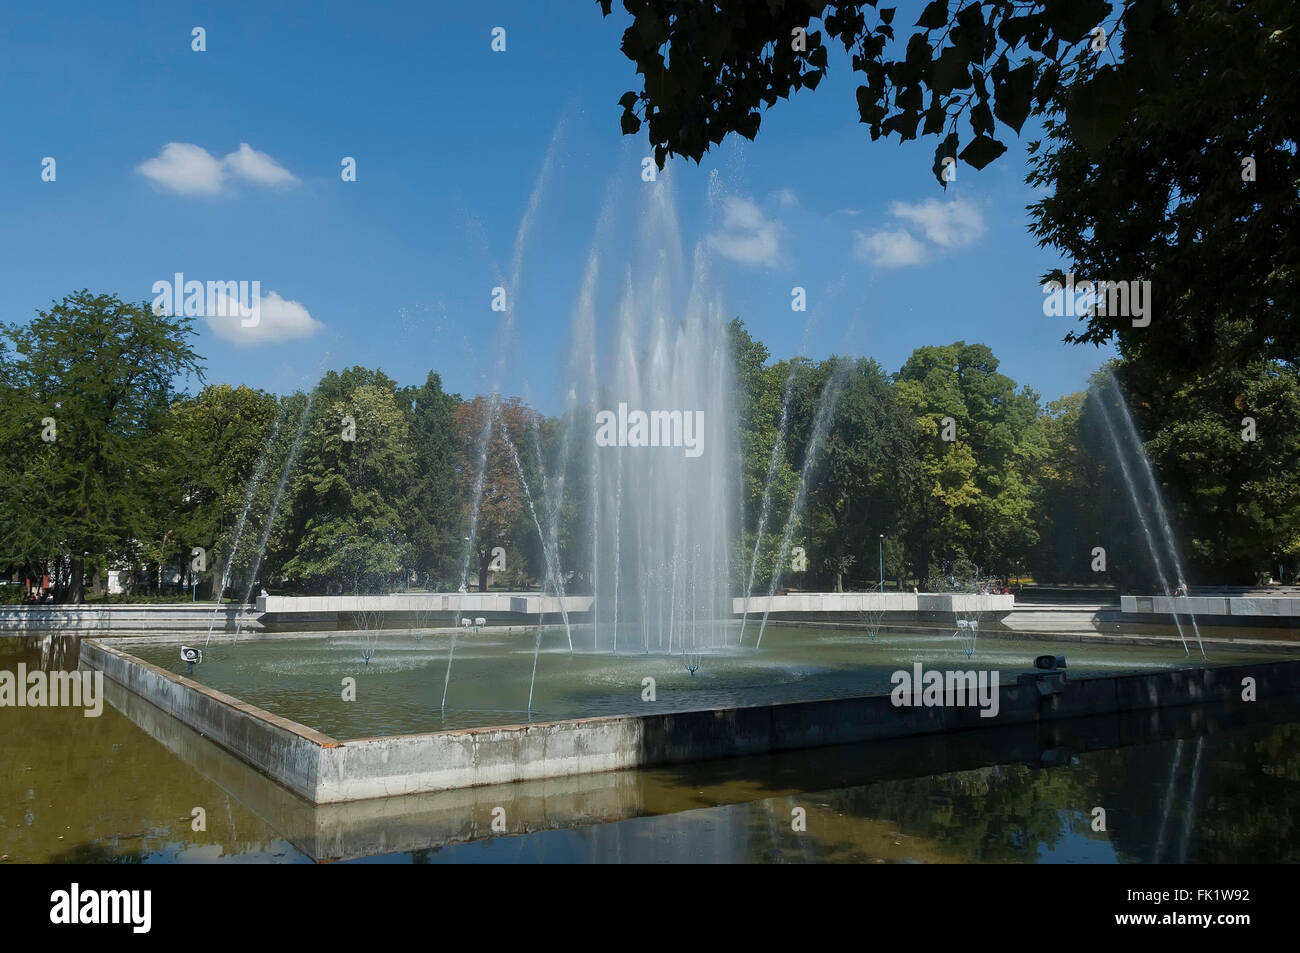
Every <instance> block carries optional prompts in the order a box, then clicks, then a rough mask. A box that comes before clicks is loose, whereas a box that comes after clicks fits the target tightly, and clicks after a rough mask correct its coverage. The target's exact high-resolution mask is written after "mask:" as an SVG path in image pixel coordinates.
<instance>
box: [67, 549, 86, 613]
mask: <svg viewBox="0 0 1300 953" xmlns="http://www.w3.org/2000/svg"><path fill="white" fill-rule="evenodd" d="M85 583H86V564H85V560H84V559H83V558H82V557H81V556H74V557H72V572H71V573H70V574H69V579H68V600H67V601H68V602H71V603H73V604H74V605H80V604H81V603H82V602H84V601H85Z"/></svg>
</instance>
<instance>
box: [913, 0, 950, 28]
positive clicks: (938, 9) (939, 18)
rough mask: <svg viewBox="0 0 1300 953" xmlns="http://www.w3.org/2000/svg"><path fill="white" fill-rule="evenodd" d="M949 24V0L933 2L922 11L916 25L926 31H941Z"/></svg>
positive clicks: (932, 0) (934, 0) (935, 0)
mask: <svg viewBox="0 0 1300 953" xmlns="http://www.w3.org/2000/svg"><path fill="white" fill-rule="evenodd" d="M947 24H948V0H931V2H930V3H928V4H927V5H926V7H925V9H924V10H922V11H921V19H919V20H917V21H916V25H917V26H919V27H921V28H922V29H926V30H939V29H942V28H943V27H945V26H947Z"/></svg>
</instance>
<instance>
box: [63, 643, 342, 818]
mask: <svg viewBox="0 0 1300 953" xmlns="http://www.w3.org/2000/svg"><path fill="white" fill-rule="evenodd" d="M80 661H81V664H82V665H85V666H87V667H89V668H92V669H98V670H100V671H102V672H103V673H104V676H105V677H106V678H109V679H112V680H113V681H114V682H117V683H118V684H119V685H121V686H122V687H124V688H126V689H127V690H129V691H131V692H134V693H135V694H136V695H139V696H140V697H141V698H143V699H145V700H146V701H148V702H150V703H151V704H153V705H154V706H155V707H157V708H160V709H161V710H163V711H165V712H167V713H168V714H169V715H172V716H173V717H174V718H176V719H178V720H179V721H180V722H181V723H182V724H185V725H188V726H189V727H190V728H193V729H194V730H195V731H197V732H199V734H201V735H204V736H206V737H208V738H210V739H211V740H212V741H215V742H216V743H217V744H219V745H221V746H222V747H223V748H225V749H226V750H227V751H230V752H232V753H233V754H235V755H237V756H238V757H239V758H241V759H242V760H244V761H246V762H248V763H249V764H251V765H252V766H253V767H255V768H257V769H258V770H259V771H262V772H264V773H266V774H267V775H269V776H270V777H272V778H274V779H275V780H276V781H278V782H279V783H280V784H282V785H284V786H285V787H287V788H288V789H289V790H291V791H293V792H295V793H296V794H300V795H302V796H303V797H305V798H307V799H308V800H312V801H315V800H317V794H318V789H319V780H318V779H319V774H320V755H321V752H322V751H328V750H329V749H330V748H331V747H332V746H335V745H337V744H338V743H339V742H338V741H337V740H335V739H334V738H331V737H330V736H329V735H325V734H322V733H321V732H318V731H314V730H312V729H311V728H308V727H306V726H305V725H300V724H298V723H297V722H294V721H290V720H289V719H288V718H282V717H280V716H279V715H274V714H272V713H271V712H269V711H265V710H264V709H261V708H258V707H257V706H256V705H250V704H248V703H247V702H244V701H240V700H239V699H238V698H235V697H234V696H232V695H227V694H225V693H223V692H219V691H216V690H214V689H211V688H208V687H207V686H206V685H200V684H198V683H196V682H192V681H189V680H188V679H185V678H182V677H181V676H179V675H174V674H172V673H171V672H168V671H166V670H165V669H161V668H159V667H158V666H156V665H151V664H150V663H148V662H146V661H144V660H143V659H140V658H137V657H136V656H134V655H130V654H128V653H126V652H123V651H121V650H120V649H115V648H112V647H111V646H108V645H104V644H103V643H102V642H99V641H98V640H96V639H83V640H82V642H81V659H80Z"/></svg>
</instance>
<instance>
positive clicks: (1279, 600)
mask: <svg viewBox="0 0 1300 953" xmlns="http://www.w3.org/2000/svg"><path fill="white" fill-rule="evenodd" d="M1119 607H1120V612H1121V613H1122V614H1123V615H1125V616H1131V617H1133V618H1137V619H1140V618H1142V617H1143V616H1146V617H1151V616H1173V615H1180V616H1187V615H1195V616H1197V617H1198V618H1200V617H1205V619H1206V620H1207V621H1209V622H1221V623H1228V624H1240V625H1259V624H1267V623H1270V622H1272V623H1278V622H1281V623H1283V624H1286V625H1300V599H1296V598H1292V597H1289V596H1120V597H1119Z"/></svg>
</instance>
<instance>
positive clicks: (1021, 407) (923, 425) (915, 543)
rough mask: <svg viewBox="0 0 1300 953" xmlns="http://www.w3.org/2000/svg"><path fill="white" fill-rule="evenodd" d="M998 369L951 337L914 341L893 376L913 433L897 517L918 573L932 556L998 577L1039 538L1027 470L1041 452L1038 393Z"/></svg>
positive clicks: (989, 356) (985, 351) (976, 348)
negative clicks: (910, 470)
mask: <svg viewBox="0 0 1300 953" xmlns="http://www.w3.org/2000/svg"><path fill="white" fill-rule="evenodd" d="M997 368H998V360H997V358H996V357H994V356H993V352H992V351H991V350H990V349H989V348H988V347H987V346H985V345H983V344H966V343H965V342H963V341H958V342H956V343H955V344H950V345H946V346H943V347H922V348H918V349H917V350H915V351H913V352H912V356H911V357H909V358H908V360H907V362H906V363H905V364H904V365H903V367H902V369H901V370H900V371H899V373H898V375H897V381H896V383H897V389H898V396H899V401H900V403H901V404H902V405H903V406H904V407H906V408H908V409H909V410H910V412H911V413H912V414H913V415H914V417H915V418H916V423H917V427H918V429H919V431H920V434H921V440H920V443H919V451H920V474H921V476H920V479H919V480H918V482H917V486H916V490H917V492H916V493H915V494H914V495H913V496H912V499H911V503H912V506H911V513H910V514H909V519H908V520H907V522H906V525H907V527H908V531H907V535H908V539H909V550H910V552H911V553H912V554H913V569H914V571H915V573H916V576H917V577H918V578H920V579H926V578H927V577H928V576H929V573H930V569H931V566H932V564H933V562H934V559H935V557H936V555H938V556H939V557H940V558H942V559H952V558H955V557H957V556H966V557H969V558H970V559H973V560H974V561H975V562H976V563H977V564H978V565H980V566H981V567H982V568H984V569H986V570H993V571H996V572H1000V573H1002V574H1004V575H1005V574H1008V573H1009V572H1010V571H1012V570H1013V569H1014V567H1015V566H1016V565H1017V564H1018V563H1019V562H1021V561H1023V560H1024V559H1026V558H1027V556H1028V554H1029V551H1030V549H1031V548H1032V547H1033V546H1034V545H1035V544H1036V543H1037V541H1038V537H1037V530H1036V528H1035V526H1034V501H1035V492H1036V488H1035V485H1034V479H1033V475H1034V473H1035V472H1036V471H1037V468H1038V465H1039V462H1040V461H1041V458H1042V455H1043V453H1045V451H1046V445H1045V444H1044V442H1043V435H1042V428H1041V426H1040V424H1039V419H1038V417H1039V410H1038V398H1037V396H1036V395H1035V394H1034V393H1033V392H1032V391H1030V390H1028V389H1022V390H1019V391H1017V389H1016V384H1015V382H1014V381H1013V380H1011V379H1010V378H1009V377H1007V376H1006V375H1004V374H1000V373H998V370H997ZM949 437H951V438H952V439H947V438H949Z"/></svg>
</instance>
